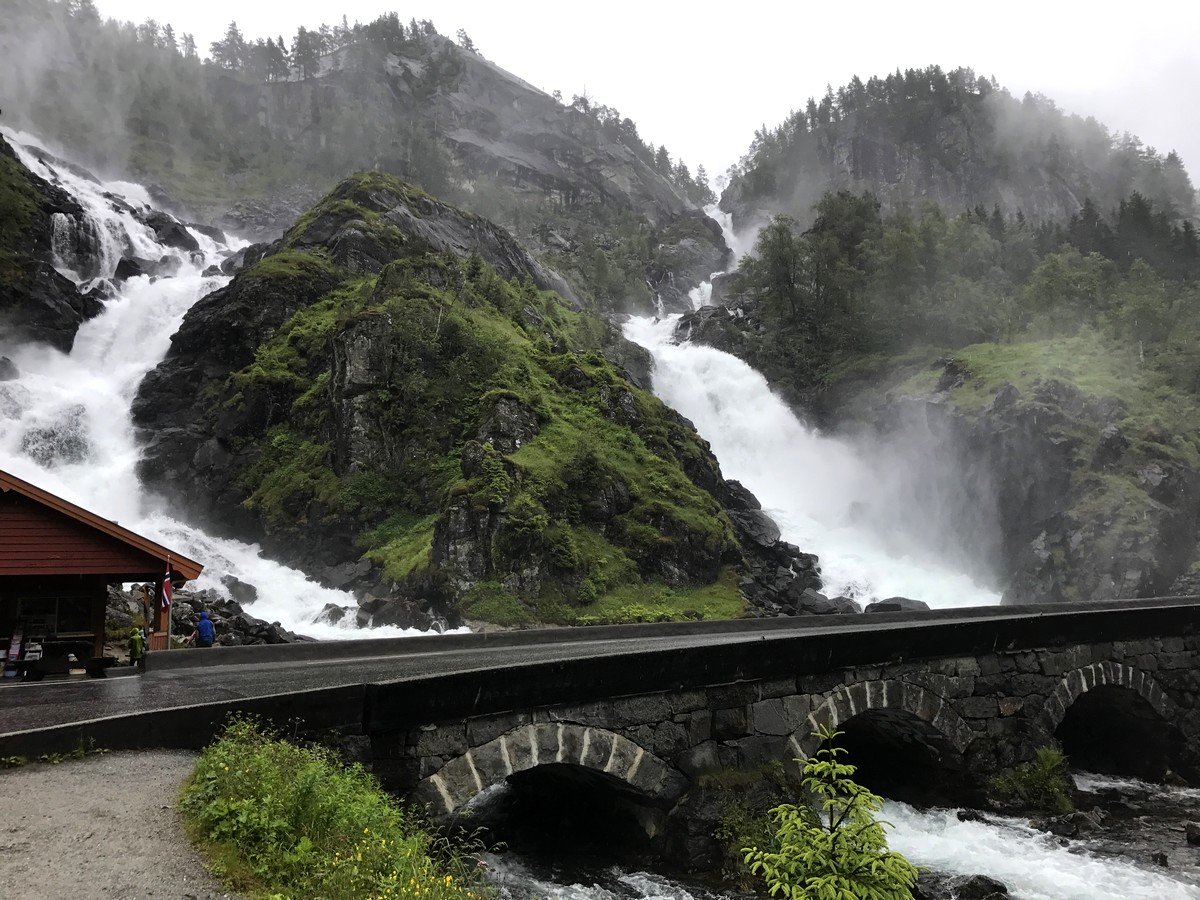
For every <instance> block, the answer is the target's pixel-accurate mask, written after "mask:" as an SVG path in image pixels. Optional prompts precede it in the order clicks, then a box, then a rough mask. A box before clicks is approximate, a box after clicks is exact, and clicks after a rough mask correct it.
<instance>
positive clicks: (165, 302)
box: [0, 131, 424, 639]
mask: <svg viewBox="0 0 1200 900" xmlns="http://www.w3.org/2000/svg"><path fill="white" fill-rule="evenodd" d="M4 133H5V135H6V137H8V139H9V141H10V143H11V144H12V145H13V146H14V148H15V149H16V151H17V153H18V155H19V156H20V158H21V161H22V162H23V163H24V164H25V165H26V166H27V167H28V168H29V169H30V170H31V171H33V172H34V173H35V174H37V175H39V176H40V177H42V178H44V179H46V180H47V181H49V182H51V183H53V184H57V185H59V186H60V187H62V188H63V189H64V190H66V191H67V192H68V193H70V194H71V195H72V196H74V197H75V199H76V200H77V201H78V202H79V204H80V206H81V207H83V209H84V210H85V213H86V217H87V220H88V221H87V222H74V223H66V222H56V223H55V229H56V231H60V232H62V233H63V234H64V235H65V234H66V232H67V231H68V230H69V229H70V228H79V227H88V228H92V229H94V231H95V233H96V234H97V235H98V236H99V248H98V249H99V253H98V259H96V260H92V261H90V265H92V266H93V268H94V270H95V276H96V277H98V278H111V277H112V276H113V274H114V273H115V271H116V267H117V264H118V263H119V262H120V260H121V259H122V257H125V256H137V257H142V258H145V259H149V260H152V261H158V260H159V259H160V258H161V257H163V256H168V257H171V258H172V259H173V260H174V261H175V264H177V266H178V268H177V270H176V272H177V274H176V275H175V276H174V277H170V278H158V279H152V278H150V277H147V276H137V277H134V278H130V279H128V280H126V281H125V282H123V283H122V284H121V285H119V286H118V287H117V288H116V293H115V296H114V297H113V298H112V299H111V300H109V301H108V302H107V303H106V304H105V309H104V311H103V313H101V315H99V316H97V317H96V318H94V319H92V320H91V321H89V322H86V323H84V325H83V326H82V327H81V328H80V329H79V332H78V334H77V336H76V338H75V344H74V347H73V349H72V351H71V353H69V354H64V353H61V352H59V351H58V350H55V349H53V348H51V347H48V346H45V345H43V344H21V345H15V346H7V347H4V348H3V349H4V353H5V355H7V356H9V357H10V358H11V359H12V360H13V362H14V363H16V365H17V369H18V371H19V372H20V376H19V378H18V379H17V380H16V381H9V382H4V383H0V467H3V468H4V469H5V470H6V471H9V472H11V473H12V474H14V475H16V476H17V477H18V478H23V479H25V480H26V481H29V482H31V483H33V484H36V485H38V486H39V487H42V488H45V489H46V490H49V491H51V492H53V493H55V494H58V495H59V496H62V497H64V498H65V499H67V500H70V501H71V502H72V503H76V504H78V505H79V506H82V507H84V508H85V509H88V510H91V511H93V512H96V513H98V514H99V515H102V516H105V517H106V518H109V519H113V520H116V521H118V522H120V523H121V524H122V525H124V526H126V527H128V528H131V529H133V530H134V531H137V532H139V533H141V534H145V535H146V536H147V537H151V538H153V539H155V540H158V541H161V542H162V543H164V544H165V545H166V546H169V547H172V548H173V549H176V550H177V551H178V552H180V553H184V554H186V555H188V556H190V557H192V558H194V559H196V560H198V561H199V562H201V563H204V564H205V573H204V574H203V575H202V576H201V578H200V580H199V581H198V582H197V584H196V587H197V588H201V589H203V588H212V589H214V590H216V591H218V592H219V593H221V594H223V595H227V590H226V588H225V587H224V586H223V585H222V584H221V582H220V577H221V576H223V575H232V576H233V577H235V578H238V579H240V580H241V581H244V582H246V583H248V584H252V585H254V586H255V587H256V588H258V592H259V599H258V600H257V601H256V602H254V603H253V604H250V605H249V606H248V607H247V611H248V612H250V613H251V614H252V615H255V616H257V617H259V618H263V619H266V620H267V621H274V622H280V623H281V624H282V625H283V626H284V627H285V628H288V629H290V630H294V631H298V632H300V633H302V634H307V635H310V636H312V637H317V638H326V639H328V638H348V637H396V636H399V635H408V634H413V635H415V634H423V633H424V632H419V631H415V630H411V629H402V628H397V627H393V626H386V627H379V628H371V629H364V630H359V629H357V628H355V626H354V616H353V615H348V616H346V617H345V618H343V619H342V622H340V623H338V624H337V625H330V624H327V623H320V624H317V623H314V622H313V619H314V617H315V616H316V615H317V614H318V613H319V612H320V611H321V610H322V609H323V608H324V607H325V605H326V604H329V603H333V604H336V605H338V606H354V605H355V600H354V598H353V597H352V596H351V595H350V594H347V593H345V592H344V591H335V590H329V589H327V588H323V587H321V586H320V585H319V584H317V583H316V582H314V581H312V580H310V579H308V578H307V577H305V575H304V574H303V573H301V572H299V571H297V570H295V569H290V568H288V567H286V566H282V565H280V564H278V563H275V562H272V561H270V560H268V559H265V558H263V556H262V553H261V550H260V548H259V547H257V546H256V545H252V544H244V543H241V542H239V541H233V540H227V539H223V538H217V537H213V536H211V535H208V534H206V533H204V532H203V531H202V530H200V529H197V528H195V527H193V526H191V525H188V524H186V523H185V522H183V521H181V520H180V519H179V518H177V517H176V516H175V515H173V514H172V512H171V509H170V504H169V498H161V497H155V496H153V495H151V494H150V493H149V492H148V491H146V490H145V489H144V487H143V486H142V484H141V482H140V481H139V479H138V477H137V463H138V460H139V458H140V449H139V447H138V443H137V439H136V435H135V433H134V428H133V424H132V422H131V420H130V406H131V404H132V402H133V398H134V395H135V394H136V392H137V388H138V385H139V384H140V383H141V381H142V379H143V378H144V377H145V375H146V373H147V372H149V371H150V370H151V369H153V368H154V367H155V366H156V365H157V364H158V363H159V362H160V361H161V360H162V359H163V357H164V356H165V355H166V353H167V350H168V349H169V347H170V343H171V335H173V334H174V333H175V332H176V331H177V330H178V328H179V325H180V323H181V322H182V321H183V317H184V314H185V313H186V312H187V311H188V309H190V308H191V306H192V304H194V303H195V302H196V301H197V300H199V299H200V298H201V297H203V296H204V295H205V294H207V293H209V292H210V291H213V290H215V289H217V288H219V287H221V286H222V285H224V284H226V283H227V282H228V281H229V279H228V278H226V277H224V276H216V277H213V276H205V275H204V274H203V272H204V271H205V270H206V269H207V268H209V267H210V266H212V265H214V264H216V263H219V262H220V261H221V260H222V259H223V258H224V255H225V252H227V251H228V250H232V249H236V248H237V247H240V246H243V245H244V242H240V241H235V240H230V242H229V243H228V244H227V245H221V244H218V243H217V242H215V241H213V240H212V239H211V238H209V237H206V236H205V235H203V234H199V233H195V232H193V236H194V237H195V238H196V240H197V242H198V243H199V245H200V251H199V252H198V253H194V254H193V253H188V252H185V251H182V250H177V249H174V248H171V247H167V246H164V245H162V244H160V243H158V241H157V239H156V237H155V234H154V232H153V231H152V230H151V229H149V228H147V227H146V226H145V225H144V224H142V223H141V222H140V221H138V219H137V217H136V216H135V215H134V212H133V208H134V207H141V206H145V205H146V201H147V200H148V199H149V198H148V195H147V193H146V191H145V189H144V188H141V187H138V186H136V185H135V186H130V185H129V184H127V183H123V182H104V183H102V182H98V181H92V180H90V179H88V178H86V177H84V176H83V175H82V174H79V173H78V172H77V171H75V170H73V168H72V167H69V166H64V165H55V164H51V163H46V162H43V161H42V159H41V158H40V156H41V154H40V153H39V152H38V151H37V150H36V149H34V147H35V146H36V145H35V144H34V143H33V142H32V141H31V139H30V138H29V136H28V135H19V134H16V133H13V132H10V131H5V132H4ZM60 263H61V270H62V272H63V274H64V275H66V276H67V277H71V278H73V279H74V280H75V281H77V282H79V281H81V280H82V275H81V274H80V273H79V272H78V271H76V268H77V267H79V264H78V263H77V262H76V261H72V260H67V259H63V260H60ZM0 342H3V336H2V335H0Z"/></svg>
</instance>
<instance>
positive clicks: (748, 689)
mask: <svg viewBox="0 0 1200 900" xmlns="http://www.w3.org/2000/svg"><path fill="white" fill-rule="evenodd" d="M972 613H974V614H973V615H972V614H937V613H934V614H925V615H923V616H909V617H902V616H889V617H888V621H883V620H882V619H881V620H879V621H877V622H873V621H872V622H869V623H868V620H866V619H858V620H854V622H853V624H852V625H843V624H842V623H841V622H838V623H835V624H829V625H827V624H824V623H820V622H812V621H811V620H810V624H809V627H808V628H802V629H791V630H788V631H786V632H785V631H783V630H781V631H780V632H779V633H778V634H772V635H769V636H761V635H760V636H759V640H757V641H754V640H750V641H738V642H733V643H729V644H725V645H721V646H719V647H710V648H707V649H706V651H704V652H702V653H699V654H693V653H691V652H683V653H680V654H673V653H672V651H662V654H663V655H660V656H658V657H651V658H646V659H638V658H628V659H623V658H621V657H616V658H613V657H608V658H606V659H605V660H604V661H603V662H601V661H600V660H595V659H593V660H590V661H585V660H582V659H581V660H578V661H575V662H574V664H565V665H563V666H562V667H560V668H558V669H557V670H554V671H539V670H538V669H537V668H534V669H533V670H530V671H527V672H522V673H521V675H520V676H518V677H519V678H521V679H522V680H524V679H526V678H529V679H533V680H534V682H535V683H536V684H537V687H536V688H535V691H536V692H537V693H539V694H541V695H542V696H541V701H542V702H537V703H534V704H530V705H529V706H527V707H524V708H518V707H516V706H515V705H514V704H511V703H501V704H500V705H501V706H505V707H509V708H504V709H497V710H495V711H489V712H485V711H483V710H482V709H479V707H475V708H474V709H473V710H471V711H470V713H469V714H464V715H449V716H441V717H430V719H429V721H420V722H419V723H418V722H417V721H411V720H410V722H409V724H405V723H404V714H403V713H402V712H401V711H400V709H398V708H397V706H396V705H394V703H395V702H397V701H391V700H385V699H384V698H383V697H382V696H381V697H380V698H378V705H377V706H375V708H374V709H373V711H372V726H371V728H370V729H369V732H370V735H371V748H372V756H373V759H374V763H375V767H376V770H377V771H378V772H379V773H380V774H381V775H382V776H383V777H384V778H385V780H386V781H387V782H388V783H389V784H390V785H391V786H392V787H393V788H394V789H396V790H398V791H401V792H403V793H408V794H412V795H414V796H416V797H417V798H419V799H421V800H422V801H424V802H426V803H428V804H429V805H430V806H431V807H432V808H433V809H434V810H435V811H437V812H438V813H454V812H457V811H459V810H461V809H462V808H463V807H465V806H466V805H467V804H469V803H470V802H471V801H472V800H473V799H474V798H475V797H476V796H478V795H479V794H481V793H482V792H484V791H485V790H486V789H487V788H489V787H491V786H493V785H496V784H499V783H501V782H504V781H507V780H510V779H512V778H513V777H514V776H520V775H522V773H528V772H530V771H532V770H537V769H539V768H544V767H564V766H568V767H575V768H577V769H580V770H586V771H587V772H589V773H591V774H592V775H593V776H594V777H595V778H597V779H599V780H600V781H602V782H603V783H606V784H608V785H609V786H610V787H611V788H612V789H613V790H614V791H617V792H618V793H621V794H624V795H627V796H630V797H634V798H636V799H637V800H639V801H640V802H642V803H645V804H649V805H653V806H658V807H664V808H666V807H670V806H672V805H673V804H674V803H675V802H676V801H677V800H678V799H679V798H680V797H681V796H682V795H683V794H684V793H685V792H686V790H687V789H688V787H689V785H690V784H691V783H692V781H693V780H694V779H695V778H696V777H697V776H699V775H702V774H703V773H705V772H711V771H714V770H720V769H725V768H741V769H746V768H753V767H757V766H761V765H763V764H764V763H769V762H771V761H775V760H777V761H780V762H783V763H784V764H785V765H787V766H789V767H791V769H792V771H793V772H794V773H795V774H798V772H799V766H798V765H797V763H796V760H797V759H803V758H806V757H808V756H810V755H812V754H813V753H814V752H815V751H816V750H817V748H818V741H817V739H816V738H815V737H814V736H813V732H814V731H815V730H816V729H817V727H818V726H820V725H826V726H830V727H833V728H836V729H838V730H841V731H843V732H844V733H845V742H846V743H847V745H848V746H849V747H850V749H851V752H852V754H853V756H852V759H853V761H854V762H855V763H857V764H859V765H860V767H861V768H862V769H863V774H864V775H866V776H867V777H868V780H871V779H872V778H875V779H881V780H882V781H883V782H885V783H886V784H887V786H888V789H889V790H896V791H901V792H902V791H903V789H904V787H905V785H904V784H902V783H901V784H897V778H896V777H895V775H896V773H895V771H891V772H889V767H892V768H897V769H901V770H903V771H904V772H905V773H906V774H907V775H908V776H909V778H910V779H912V780H915V781H916V782H920V781H921V780H922V779H924V780H925V782H926V784H925V787H927V788H929V787H939V786H940V787H943V788H947V789H949V788H953V790H954V791H955V792H957V793H958V794H959V795H961V794H962V793H964V792H971V791H974V790H977V789H979V788H980V787H981V786H982V785H983V783H984V782H985V781H986V779H987V778H988V777H990V776H991V775H993V774H995V772H996V771H997V770H998V769H1000V768H1003V767H1006V766H1010V765H1013V764H1015V763H1018V762H1021V761H1024V760H1026V759H1029V758H1030V757H1032V756H1033V754H1034V752H1035V751H1036V749H1037V748H1038V747H1041V746H1053V747H1061V748H1062V749H1064V750H1066V751H1067V752H1068V753H1069V754H1070V755H1071V756H1072V758H1073V759H1075V761H1076V762H1077V763H1078V764H1080V765H1082V766H1084V767H1087V768H1092V769H1096V770H1100V771H1105V770H1107V771H1109V772H1112V773H1113V774H1127V775H1134V776H1140V777H1147V778H1160V777H1162V776H1163V775H1164V774H1165V773H1166V772H1167V771H1168V770H1174V771H1175V772H1177V773H1181V774H1183V775H1184V776H1185V777H1189V778H1190V779H1197V778H1200V633H1198V626H1200V607H1197V606H1193V605H1191V604H1190V603H1187V604H1179V603H1166V604H1164V603H1161V602H1158V601H1153V602H1148V603H1142V604H1133V605H1131V606H1127V607H1120V606H1117V605H1111V604H1109V605H1104V606H1097V607H1093V606H1089V607H1088V608H1086V609H1085V608H1069V609H1068V608H1063V607H1056V608H1052V609H1051V610H1038V611H1037V612H1032V611H1031V612H1025V611H1023V610H1021V609H1019V608H1018V609H1013V608H1007V609H1004V610H995V611H978V610H977V611H972ZM839 626H840V627H839ZM870 626H874V627H870ZM845 628H850V629H851V630H850V631H845V630H843V629H845ZM785 634H786V636H784V635H785ZM576 671H577V672H578V677H579V678H580V679H586V683H585V682H583V681H578V682H577V681H575V673H576ZM513 674H514V675H515V674H516V673H515V672H514V673H513ZM501 677H503V676H502V675H501V673H499V672H496V673H489V678H501ZM543 679H544V680H543ZM568 684H574V685H575V688H574V690H575V691H576V692H578V691H579V690H580V689H582V690H583V692H584V693H585V696H583V697H578V698H576V697H570V698H569V699H568V698H566V697H563V696H562V695H563V694H564V693H565V694H568V695H570V694H571V693H572V688H570V687H568V686H567V685H568ZM477 690H478V691H479V693H478V694H477V696H478V699H479V701H480V702H483V698H484V697H486V695H487V693H488V690H487V687H486V685H484V684H480V685H478V687H477ZM589 695H590V696H589ZM556 698H562V699H556ZM393 715H396V716H397V718H396V719H392V718H391V717H392V716H393ZM904 780H905V779H904V778H900V779H899V781H900V782H903V781H904ZM918 786H919V785H918Z"/></svg>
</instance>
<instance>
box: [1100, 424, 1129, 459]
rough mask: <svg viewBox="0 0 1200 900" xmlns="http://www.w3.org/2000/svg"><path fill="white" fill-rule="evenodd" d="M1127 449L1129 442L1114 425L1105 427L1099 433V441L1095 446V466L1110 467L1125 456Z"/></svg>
mask: <svg viewBox="0 0 1200 900" xmlns="http://www.w3.org/2000/svg"><path fill="white" fill-rule="evenodd" d="M1128 448H1129V440H1128V439H1127V438H1126V437H1125V435H1124V434H1122V432H1121V429H1120V428H1118V427H1117V426H1116V425H1106V426H1104V428H1103V429H1101V431H1100V440H1099V442H1098V443H1097V445H1096V458H1095V461H1096V464H1097V465H1100V466H1110V465H1112V464H1113V463H1116V462H1117V461H1119V460H1120V459H1121V457H1122V456H1124V455H1125V451H1126V450H1127V449H1128Z"/></svg>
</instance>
